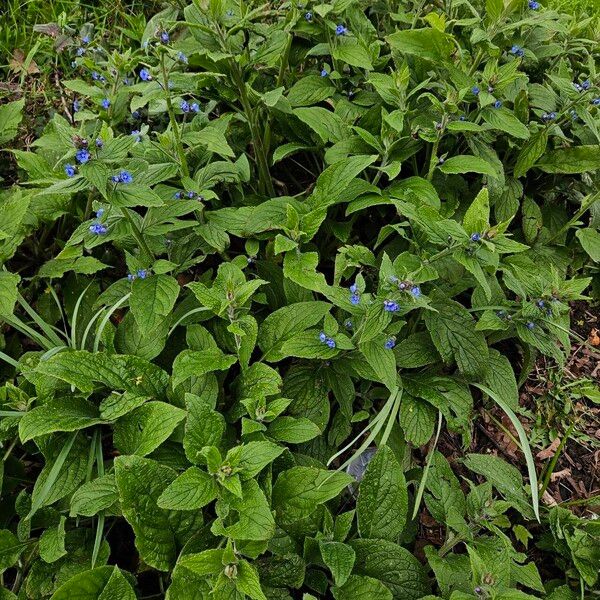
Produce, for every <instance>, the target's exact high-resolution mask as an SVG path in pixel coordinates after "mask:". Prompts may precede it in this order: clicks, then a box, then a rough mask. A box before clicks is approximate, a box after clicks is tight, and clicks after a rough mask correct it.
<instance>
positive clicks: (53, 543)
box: [39, 517, 67, 563]
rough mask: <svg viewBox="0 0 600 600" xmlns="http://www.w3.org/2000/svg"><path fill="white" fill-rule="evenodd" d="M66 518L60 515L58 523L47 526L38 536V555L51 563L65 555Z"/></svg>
mask: <svg viewBox="0 0 600 600" xmlns="http://www.w3.org/2000/svg"><path fill="white" fill-rule="evenodd" d="M66 520H67V518H66V517H61V518H60V521H59V523H58V525H56V526H55V527H49V528H48V529H46V530H45V531H44V533H42V535H41V536H40V545H39V551H40V557H41V558H42V560H43V561H44V562H47V563H53V562H56V561H57V560H59V559H60V558H62V557H63V556H65V554H67V551H66V550H65V522H66Z"/></svg>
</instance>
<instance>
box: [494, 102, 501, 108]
mask: <svg viewBox="0 0 600 600" xmlns="http://www.w3.org/2000/svg"><path fill="white" fill-rule="evenodd" d="M494 108H502V100H496V102H494Z"/></svg>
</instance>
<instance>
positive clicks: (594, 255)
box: [575, 227, 600, 262]
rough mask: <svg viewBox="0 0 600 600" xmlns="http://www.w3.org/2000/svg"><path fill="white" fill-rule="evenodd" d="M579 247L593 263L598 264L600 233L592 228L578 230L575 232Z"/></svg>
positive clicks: (599, 258) (599, 260) (599, 257)
mask: <svg viewBox="0 0 600 600" xmlns="http://www.w3.org/2000/svg"><path fill="white" fill-rule="evenodd" d="M575 235H576V236H577V239H578V240H579V243H580V244H581V247H582V248H583V249H584V250H585V251H586V252H587V253H588V255H589V256H590V258H591V259H592V260H593V261H594V262H600V233H599V232H598V230H597V229H593V228H592V227H585V228H583V229H578V230H577V231H576V232H575Z"/></svg>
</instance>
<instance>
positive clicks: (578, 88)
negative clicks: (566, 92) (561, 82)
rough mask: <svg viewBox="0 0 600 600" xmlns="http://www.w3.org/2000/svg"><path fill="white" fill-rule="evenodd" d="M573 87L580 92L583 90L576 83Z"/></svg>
mask: <svg viewBox="0 0 600 600" xmlns="http://www.w3.org/2000/svg"><path fill="white" fill-rule="evenodd" d="M573 87H574V88H575V89H576V90H577V91H578V92H581V90H582V89H583V88H582V87H581V86H580V85H579V84H578V83H577V82H576V81H574V82H573Z"/></svg>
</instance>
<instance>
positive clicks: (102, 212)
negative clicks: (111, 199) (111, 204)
mask: <svg viewBox="0 0 600 600" xmlns="http://www.w3.org/2000/svg"><path fill="white" fill-rule="evenodd" d="M103 214H104V209H103V208H99V209H98V210H97V211H96V218H97V219H101V218H102V215H103Z"/></svg>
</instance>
